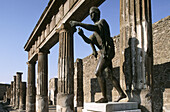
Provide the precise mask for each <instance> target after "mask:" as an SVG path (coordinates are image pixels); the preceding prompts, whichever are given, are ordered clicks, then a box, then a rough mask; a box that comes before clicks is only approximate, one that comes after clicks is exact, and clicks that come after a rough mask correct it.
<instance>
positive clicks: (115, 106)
mask: <svg viewBox="0 0 170 112" xmlns="http://www.w3.org/2000/svg"><path fill="white" fill-rule="evenodd" d="M83 112H141V110H140V109H138V103H137V102H126V103H123V102H121V103H119V102H109V103H85V104H84V109H83Z"/></svg>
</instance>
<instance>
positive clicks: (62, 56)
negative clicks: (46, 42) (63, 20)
mask: <svg viewBox="0 0 170 112" xmlns="http://www.w3.org/2000/svg"><path fill="white" fill-rule="evenodd" d="M72 29H73V28H71V27H70V26H69V24H62V25H61V27H60V29H59V30H58V33H59V59H58V94H57V112H73V107H74V106H73V97H74V58H73V55H74V52H73V49H74V48H73V31H72Z"/></svg>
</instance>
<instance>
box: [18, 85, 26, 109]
mask: <svg viewBox="0 0 170 112" xmlns="http://www.w3.org/2000/svg"><path fill="white" fill-rule="evenodd" d="M20 89H21V90H20V102H19V109H20V110H25V106H26V82H21V83H20Z"/></svg>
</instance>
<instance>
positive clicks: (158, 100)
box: [152, 16, 170, 112]
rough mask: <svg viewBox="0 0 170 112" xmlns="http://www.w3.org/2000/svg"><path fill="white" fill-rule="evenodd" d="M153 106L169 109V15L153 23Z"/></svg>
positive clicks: (164, 109) (165, 111) (165, 110)
mask: <svg viewBox="0 0 170 112" xmlns="http://www.w3.org/2000/svg"><path fill="white" fill-rule="evenodd" d="M152 27H153V53H154V54H153V56H154V67H153V73H154V83H155V84H154V93H155V94H154V97H155V98H154V100H155V104H154V108H158V109H159V108H160V110H161V107H162V106H163V111H164V112H167V111H170V16H168V17H166V18H164V19H161V20H160V21H158V22H156V23H154V24H153V26H152Z"/></svg>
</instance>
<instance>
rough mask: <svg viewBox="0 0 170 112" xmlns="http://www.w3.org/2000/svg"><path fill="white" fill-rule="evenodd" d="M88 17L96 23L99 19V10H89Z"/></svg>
mask: <svg viewBox="0 0 170 112" xmlns="http://www.w3.org/2000/svg"><path fill="white" fill-rule="evenodd" d="M89 13H90V17H91V19H92V20H93V21H94V22H96V21H98V20H99V19H100V10H99V9H98V8H97V7H91V8H90V12H89Z"/></svg>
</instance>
